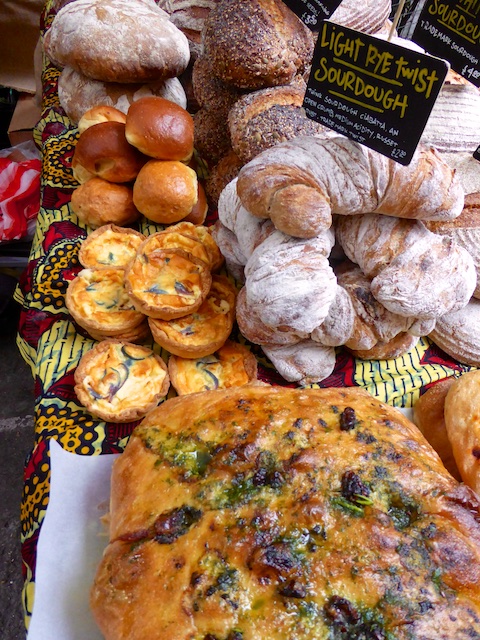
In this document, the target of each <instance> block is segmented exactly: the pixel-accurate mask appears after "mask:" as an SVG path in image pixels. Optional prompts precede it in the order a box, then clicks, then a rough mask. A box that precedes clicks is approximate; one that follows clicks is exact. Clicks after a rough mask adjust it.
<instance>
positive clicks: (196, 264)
mask: <svg viewBox="0 0 480 640" xmlns="http://www.w3.org/2000/svg"><path fill="white" fill-rule="evenodd" d="M147 241H148V238H147ZM144 246H145V244H144V243H142V244H141V245H140V248H139V250H138V252H137V255H136V257H135V258H134V259H133V260H132V262H131V263H130V265H129V266H128V267H127V269H126V272H125V283H126V289H127V292H128V295H129V296H130V298H131V299H132V301H133V303H134V304H135V307H136V308H137V309H138V310H139V311H141V312H143V313H144V314H145V315H147V316H150V317H151V318H160V319H162V320H170V319H171V318H180V317H181V316H185V315H187V314H189V313H192V312H193V311H196V310H197V309H198V308H199V307H200V305H201V304H202V302H203V301H204V300H205V298H206V297H207V295H208V292H209V291H210V285H211V284H212V276H211V273H210V270H209V268H208V266H207V265H206V264H205V262H203V260H199V259H198V258H195V257H194V256H192V255H191V254H190V253H187V252H186V251H183V250H182V249H155V250H154V251H152V252H151V253H147V252H145V251H144V250H143V248H144Z"/></svg>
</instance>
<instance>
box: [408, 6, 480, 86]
mask: <svg viewBox="0 0 480 640" xmlns="http://www.w3.org/2000/svg"><path fill="white" fill-rule="evenodd" d="M412 40H413V41H414V42H416V43H417V44H419V45H420V46H422V47H423V48H424V49H425V50H426V51H428V52H429V53H431V54H432V55H435V56H439V57H441V58H446V59H447V60H448V61H449V62H450V64H451V66H452V68H453V69H455V71H457V72H458V73H460V74H461V75H462V76H464V77H465V78H467V80H470V82H472V84H474V85H475V86H477V87H480V65H479V59H480V47H479V45H480V0H442V2H440V1H439V0H427V2H426V3H425V5H424V7H423V9H422V11H421V13H420V17H419V19H418V22H417V24H416V26H415V30H414V32H413V35H412Z"/></svg>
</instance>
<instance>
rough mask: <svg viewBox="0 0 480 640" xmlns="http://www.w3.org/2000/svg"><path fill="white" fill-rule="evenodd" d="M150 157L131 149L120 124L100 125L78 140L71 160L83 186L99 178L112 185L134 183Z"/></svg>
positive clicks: (74, 172)
mask: <svg viewBox="0 0 480 640" xmlns="http://www.w3.org/2000/svg"><path fill="white" fill-rule="evenodd" d="M146 161H147V158H146V157H145V156H144V155H143V154H142V153H140V151H139V150H138V149H136V148H135V147H132V145H130V144H129V143H128V142H127V139H126V137H125V125H124V124H122V123H121V122H100V123H99V124H95V125H94V126H92V127H88V129H86V130H85V131H84V132H83V133H82V134H81V135H80V137H79V138H78V141H77V146H76V147H75V152H74V154H73V158H72V169H73V175H74V176H75V178H76V179H77V180H78V182H80V183H83V182H86V181H87V180H89V179H90V178H93V177H95V176H97V177H98V178H103V179H104V180H108V181H110V182H131V181H132V180H134V179H135V178H136V176H137V174H138V172H139V171H140V169H141V167H143V165H144V164H145V162H146Z"/></svg>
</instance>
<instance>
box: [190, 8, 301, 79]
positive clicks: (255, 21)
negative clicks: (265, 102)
mask: <svg viewBox="0 0 480 640" xmlns="http://www.w3.org/2000/svg"><path fill="white" fill-rule="evenodd" d="M312 53H313V36H312V34H311V32H310V31H309V29H308V28H307V27H306V26H305V25H304V24H303V23H302V22H301V20H300V19H299V18H298V17H297V16H296V15H295V14H294V13H293V12H292V11H291V10H290V9H289V8H288V7H287V6H286V5H285V4H284V3H283V2H281V1H280V0H251V1H250V2H244V1H243V0H230V1H229V2H225V1H224V2H219V3H218V4H217V6H216V7H214V8H213V9H212V10H211V11H210V14H209V16H208V18H207V20H206V21H205V29H204V32H203V55H205V57H207V58H208V59H209V60H210V64H211V66H212V68H213V69H215V74H216V75H217V77H218V78H220V80H222V81H223V82H226V83H227V84H232V85H234V86H236V87H239V88H242V89H261V88H264V87H271V86H277V85H282V84H289V83H290V82H291V81H292V80H293V78H294V77H295V76H296V75H297V74H298V73H300V74H301V73H303V71H304V70H305V68H306V67H307V66H308V64H309V63H310V61H311V56H312Z"/></svg>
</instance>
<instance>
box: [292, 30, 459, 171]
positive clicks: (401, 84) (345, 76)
mask: <svg viewBox="0 0 480 640" xmlns="http://www.w3.org/2000/svg"><path fill="white" fill-rule="evenodd" d="M448 69H449V65H448V63H447V62H446V61H445V60H440V59H439V58H434V57H432V56H428V55H425V54H423V53H418V52H417V51H412V50H411V49H406V48H404V47H401V46H399V45H396V44H393V43H392V42H387V41H385V40H380V39H379V38H374V37H372V36H368V35H366V34H364V33H361V32H360V31H355V30H353V29H348V28H346V27H341V26H339V25H336V24H334V23H333V22H328V21H324V22H323V23H322V24H321V25H320V31H319V36H318V40H317V44H316V47H315V52H314V55H313V62H312V70H311V73H310V77H309V80H308V86H307V91H306V93H305V98H304V102H303V107H304V109H305V112H306V114H307V116H308V117H309V118H312V119H313V120H316V121H317V122H320V123H321V124H323V125H325V126H326V127H329V128H330V129H333V130H334V131H337V132H338V133H341V134H342V135H344V136H347V137H348V138H351V139H352V140H356V141H357V142H360V143H361V144H364V145H365V146H367V147H369V148H371V149H374V150H375V151H378V152H379V153H381V154H383V155H385V156H388V157H389V158H392V159H393V160H395V161H396V162H399V163H400V164H403V165H407V164H409V163H410V161H411V159H412V157H413V154H414V153H415V149H416V148H417V146H418V142H419V140H420V138H421V136H422V133H423V130H424V129H425V125H426V123H427V120H428V117H429V115H430V113H431V111H432V108H433V106H434V104H435V100H436V99H437V96H438V93H439V91H440V89H441V88H442V85H443V82H444V80H445V77H446V75H447V73H448Z"/></svg>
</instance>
